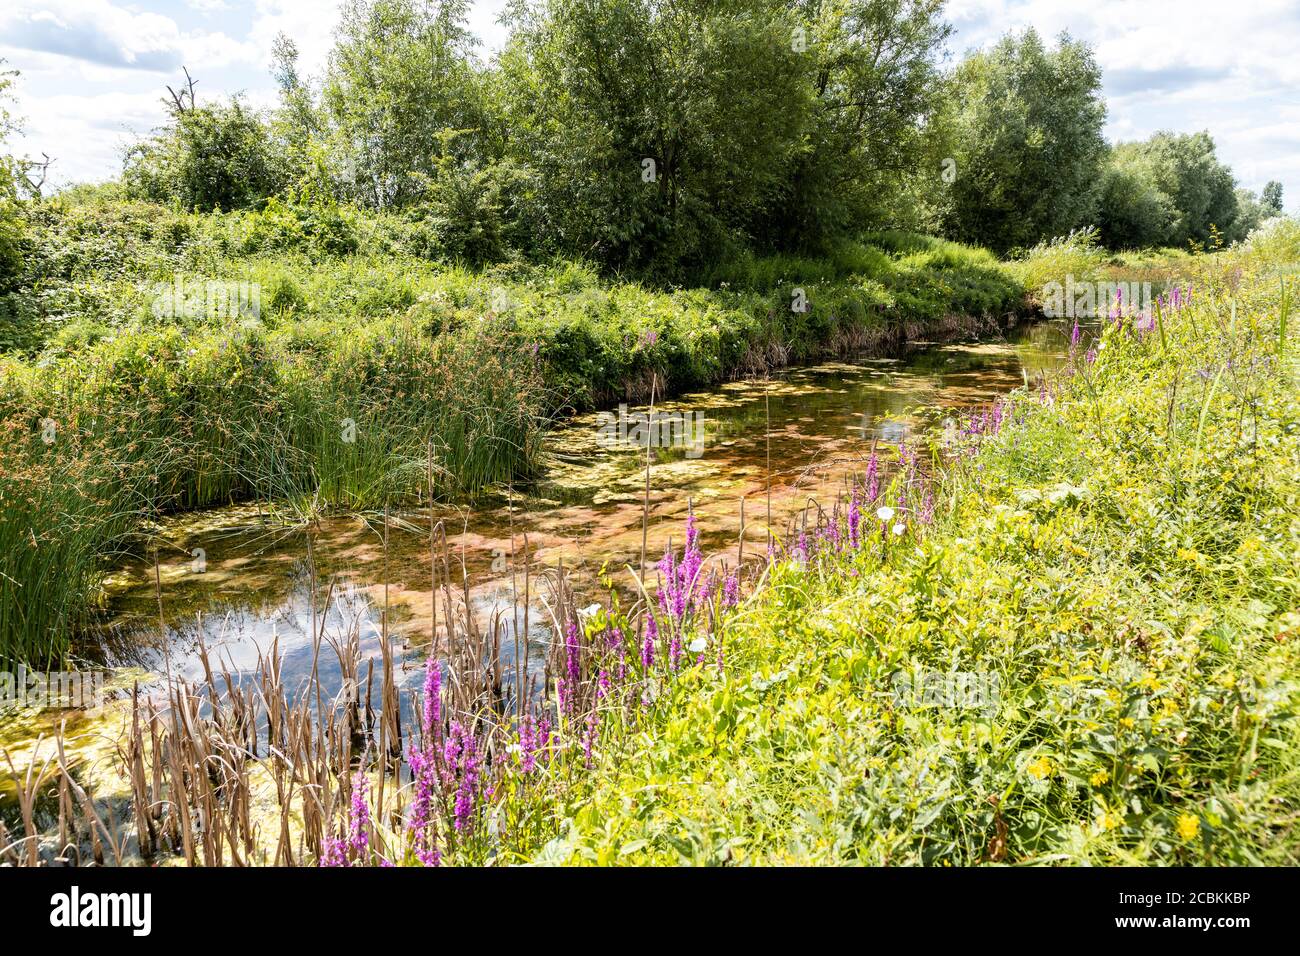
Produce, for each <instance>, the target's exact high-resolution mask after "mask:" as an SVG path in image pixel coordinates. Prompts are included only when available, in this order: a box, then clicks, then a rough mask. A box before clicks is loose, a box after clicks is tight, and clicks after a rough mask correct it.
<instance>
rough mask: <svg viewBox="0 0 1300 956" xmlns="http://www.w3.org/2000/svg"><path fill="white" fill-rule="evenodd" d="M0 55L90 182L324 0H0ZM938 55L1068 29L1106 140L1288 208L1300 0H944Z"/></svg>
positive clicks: (317, 10)
mask: <svg viewBox="0 0 1300 956" xmlns="http://www.w3.org/2000/svg"><path fill="white" fill-rule="evenodd" d="M2 3H3V6H0V59H3V60H5V61H6V63H5V68H7V69H17V70H18V71H19V73H20V76H19V77H18V79H17V81H16V96H17V102H16V104H15V108H14V109H13V112H16V113H17V114H18V115H19V116H20V117H21V118H22V119H23V121H24V130H23V132H22V134H21V135H20V136H18V137H17V138H16V143H15V144H14V145H13V146H11V148H12V149H13V150H14V151H15V152H17V153H19V154H26V155H30V156H34V157H39V156H40V155H41V154H42V153H46V154H48V155H50V156H51V157H53V158H54V163H53V164H52V165H51V168H50V182H51V183H52V184H55V185H64V184H67V183H70V182H79V181H92V180H103V179H106V178H109V177H111V176H113V175H115V174H116V173H117V172H119V171H120V169H121V152H122V149H123V148H124V147H125V146H126V145H128V144H129V143H131V142H132V141H133V140H134V139H135V138H136V137H137V136H138V135H141V134H145V133H148V132H149V131H150V130H152V129H154V128H156V127H157V126H159V125H160V124H161V123H162V121H163V118H164V110H163V97H165V96H166V86H167V85H168V84H170V85H172V86H173V87H175V86H176V85H177V84H178V83H179V82H181V81H182V80H183V73H182V69H181V68H182V66H184V67H188V68H189V71H190V73H191V75H193V76H194V77H195V78H196V79H197V85H196V91H197V94H198V98H199V100H200V102H201V101H203V100H204V99H207V98H223V97H226V96H228V95H230V94H234V93H240V94H242V95H243V96H244V97H245V99H246V100H247V101H248V102H249V103H251V104H252V105H254V106H258V107H262V106H270V105H271V104H272V103H274V102H275V85H274V82H273V81H272V79H271V76H270V72H269V65H270V62H271V45H272V43H273V42H274V40H275V37H276V35H277V34H278V33H280V32H281V31H283V32H284V33H286V34H288V35H289V36H290V37H292V38H293V39H294V41H295V42H296V43H297V45H298V48H299V51H300V63H299V65H300V70H301V71H302V72H304V73H306V74H309V75H318V74H319V73H320V71H321V70H322V69H323V67H324V65H325V61H326V57H327V56H328V53H329V48H330V45H331V42H332V34H333V29H334V25H335V23H336V21H337V8H336V6H335V3H334V0H170V2H164V0H138V2H127V0H2ZM505 5H506V0H473V2H472V3H471V13H470V28H471V30H472V31H473V32H474V33H475V34H476V35H477V36H478V37H479V38H480V39H481V41H482V45H481V47H480V54H481V55H482V56H483V57H484V58H485V59H486V58H488V57H490V56H492V54H493V52H494V51H495V50H497V49H499V48H500V47H501V45H502V44H503V43H504V41H505V37H506V31H505V28H504V27H503V26H502V25H501V24H500V23H499V22H498V18H499V17H500V15H501V12H502V10H503V9H504V7H505ZM946 18H947V19H948V21H949V22H950V23H952V25H953V27H954V35H953V38H952V41H951V43H950V51H949V55H950V56H951V57H952V58H953V59H954V60H955V59H957V58H959V57H960V56H961V55H962V54H963V53H964V52H966V51H968V50H973V49H979V48H983V47H987V46H989V45H991V44H992V43H994V42H996V40H997V39H998V38H999V37H1000V36H1002V35H1003V34H1005V33H1006V32H1008V31H1010V30H1015V31H1019V30H1022V29H1024V28H1025V27H1028V26H1033V27H1034V28H1035V29H1037V30H1038V31H1039V33H1040V34H1042V35H1044V37H1055V36H1056V35H1058V34H1059V33H1060V32H1061V31H1063V30H1068V31H1069V32H1070V34H1071V35H1072V36H1073V37H1074V38H1076V39H1081V40H1085V41H1087V42H1088V43H1089V44H1091V45H1092V47H1093V49H1094V51H1095V53H1096V56H1097V61H1098V63H1099V64H1100V66H1101V67H1102V71H1103V74H1102V75H1103V79H1104V95H1105V98H1106V102H1107V108H1108V120H1107V125H1106V136H1107V138H1108V139H1110V140H1111V141H1113V142H1114V141H1120V140H1128V139H1144V138H1146V136H1148V135H1150V134H1151V133H1152V132H1154V131H1156V130H1158V129H1167V130H1173V131H1175V132H1196V131H1198V130H1202V129H1208V130H1209V131H1210V133H1211V134H1212V135H1213V137H1214V139H1215V142H1216V144H1217V145H1218V152H1219V157H1220V159H1221V160H1223V161H1224V162H1226V163H1228V164H1229V165H1230V166H1231V167H1232V168H1233V171H1234V173H1235V174H1236V176H1237V179H1238V180H1239V181H1240V182H1241V184H1242V185H1244V186H1246V187H1247V188H1249V189H1253V190H1255V191H1256V192H1258V191H1259V190H1260V188H1261V187H1262V186H1263V185H1264V183H1265V182H1267V181H1268V180H1270V179H1277V180H1280V181H1281V182H1282V184H1283V194H1284V198H1285V204H1286V207H1287V209H1288V211H1291V212H1296V211H1300V56H1298V55H1297V53H1296V51H1297V49H1300V2H1297V0H1232V2H1225V0H1089V2H1088V3H1086V4H1085V3H1080V2H1079V0H950V2H949V3H948V6H947V8H946Z"/></svg>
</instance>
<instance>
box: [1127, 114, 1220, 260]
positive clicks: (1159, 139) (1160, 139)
mask: <svg viewBox="0 0 1300 956" xmlns="http://www.w3.org/2000/svg"><path fill="white" fill-rule="evenodd" d="M1135 148H1136V150H1137V151H1138V152H1139V153H1140V155H1141V157H1142V162H1144V163H1145V164H1146V165H1147V166H1148V168H1149V169H1150V170H1151V172H1152V175H1153V176H1154V178H1155V182H1156V185H1157V186H1158V187H1159V188H1160V190H1161V191H1162V192H1163V193H1165V195H1167V196H1168V197H1169V198H1170V201H1171V202H1172V204H1173V207H1174V218H1173V223H1172V225H1171V228H1170V232H1169V236H1168V239H1167V241H1168V242H1169V243H1171V244H1173V245H1179V246H1182V245H1187V244H1188V243H1190V242H1196V243H1204V242H1207V241H1208V240H1209V239H1210V227H1211V226H1215V227H1216V228H1218V229H1219V230H1220V231H1221V232H1223V233H1225V234H1228V235H1231V232H1232V230H1233V224H1234V221H1235V219H1236V218H1237V196H1236V182H1235V181H1234V179H1233V176H1232V171H1231V170H1230V169H1228V167H1227V166H1225V165H1223V164H1222V163H1220V162H1219V160H1218V158H1217V157H1216V156H1215V152H1214V140H1213V139H1212V138H1211V136H1210V134H1209V133H1208V132H1204V131H1202V132H1199V133H1191V134H1177V133H1170V132H1163V131H1162V132H1158V133H1156V134H1155V135H1153V136H1152V137H1151V138H1150V139H1148V140H1146V141H1145V142H1144V143H1141V144H1138V145H1137V146H1136V147H1135Z"/></svg>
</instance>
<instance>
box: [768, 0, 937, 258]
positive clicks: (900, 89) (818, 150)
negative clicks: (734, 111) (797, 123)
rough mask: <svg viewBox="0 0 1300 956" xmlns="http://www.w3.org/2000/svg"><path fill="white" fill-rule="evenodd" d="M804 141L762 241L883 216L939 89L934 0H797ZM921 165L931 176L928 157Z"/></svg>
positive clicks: (913, 163)
mask: <svg viewBox="0 0 1300 956" xmlns="http://www.w3.org/2000/svg"><path fill="white" fill-rule="evenodd" d="M795 6H796V11H797V13H798V15H799V18H800V23H801V26H802V29H804V32H805V40H806V51H805V53H804V56H803V57H802V58H801V60H802V62H803V64H804V70H805V73H804V82H805V83H806V84H808V86H809V92H810V94H811V95H810V97H809V100H808V101H809V103H810V104H811V116H810V117H809V119H808V121H807V122H806V124H805V125H806V129H807V130H808V133H807V136H808V142H809V146H808V148H806V149H804V150H802V151H800V152H799V153H798V154H797V156H796V159H795V162H794V165H793V168H792V170H791V176H790V183H789V186H788V188H787V189H786V190H785V198H784V201H783V202H782V203H781V204H780V205H779V206H776V207H774V208H773V210H772V212H773V219H772V221H770V222H769V223H768V227H767V229H766V236H764V237H763V238H767V239H768V240H769V241H771V242H773V243H775V244H778V245H785V246H816V245H818V244H819V243H820V242H821V241H823V240H825V239H829V238H833V237H835V236H836V235H839V234H842V233H844V232H846V231H850V230H853V229H858V230H860V229H863V228H869V227H871V226H873V225H883V224H885V223H886V222H887V221H888V220H890V219H891V218H892V217H893V216H894V215H895V210H894V209H893V208H891V207H892V206H893V204H894V203H893V200H894V199H895V198H896V197H898V196H899V194H900V192H901V190H902V189H903V183H904V181H905V180H906V179H907V178H908V177H909V176H911V175H912V174H914V173H915V172H917V171H918V170H920V169H921V168H922V166H923V165H926V164H925V163H924V160H923V157H924V156H925V154H926V145H927V132H928V130H927V126H926V122H925V121H926V119H927V117H928V116H929V115H930V114H932V113H933V112H934V111H935V109H936V107H937V103H936V100H937V97H938V93H939V90H940V80H941V76H940V72H939V66H938V51H939V50H940V49H941V47H942V44H943V43H944V41H945V40H946V39H947V38H948V36H949V35H950V34H951V32H952V28H951V27H950V26H949V25H948V24H947V23H944V22H943V21H942V20H941V19H940V13H941V11H942V7H943V3H942V0H803V2H801V3H797V4H796V5H795ZM927 171H928V173H929V174H930V175H931V176H933V177H934V178H935V179H937V178H938V176H939V169H938V165H937V163H935V164H934V168H933V169H928V170H927Z"/></svg>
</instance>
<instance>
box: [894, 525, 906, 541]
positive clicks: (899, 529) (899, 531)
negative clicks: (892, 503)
mask: <svg viewBox="0 0 1300 956" xmlns="http://www.w3.org/2000/svg"><path fill="white" fill-rule="evenodd" d="M906 530H907V525H905V524H903V523H902V522H901V521H900V522H899V523H898V524H896V525H894V534H895V535H898V536H900V537H901V536H902V534H903V532H904V531H906Z"/></svg>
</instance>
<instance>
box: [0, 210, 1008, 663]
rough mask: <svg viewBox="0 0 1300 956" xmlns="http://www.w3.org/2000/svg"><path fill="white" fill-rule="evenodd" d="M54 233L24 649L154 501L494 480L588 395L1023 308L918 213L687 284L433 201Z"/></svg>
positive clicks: (7, 476) (25, 325) (355, 493)
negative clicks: (479, 257)
mask: <svg viewBox="0 0 1300 956" xmlns="http://www.w3.org/2000/svg"><path fill="white" fill-rule="evenodd" d="M30 231H31V233H32V236H33V238H32V240H31V242H32V254H31V255H30V256H29V269H28V274H27V275H26V277H25V278H24V284H23V286H22V288H21V290H20V291H19V292H16V293H13V294H10V295H8V296H5V297H2V298H0V345H3V346H4V347H6V348H7V352H6V353H5V354H3V355H0V428H3V430H4V433H5V438H6V440H5V443H4V448H3V451H2V452H0V455H3V460H2V461H0V474H2V475H3V486H0V555H3V559H2V560H3V564H0V635H3V637H0V657H4V658H6V659H17V660H27V661H29V662H33V663H44V662H52V661H55V660H58V659H59V658H60V656H61V655H62V653H63V652H64V650H65V649H66V647H67V641H68V637H69V635H70V633H71V632H72V631H73V630H74V629H75V627H76V625H77V622H78V621H79V619H80V615H81V614H83V613H84V611H85V609H86V608H87V606H88V605H89V604H90V602H91V601H92V600H93V597H94V595H95V592H96V587H97V582H98V580H99V577H100V575H101V574H102V572H103V570H104V568H105V567H106V563H107V562H108V561H109V560H110V559H111V555H112V552H113V550H114V548H116V547H118V546H119V545H120V544H121V543H122V542H123V540H124V538H125V536H126V535H128V534H129V533H130V532H131V531H132V529H134V528H136V527H138V525H139V522H140V521H141V519H144V518H147V517H150V516H153V515H157V514H159V513H163V512H167V511H173V510H178V509H190V508H201V507H205V506H211V505H218V504H223V503H227V502H230V501H235V500H248V499H259V500H264V501H267V502H269V503H271V504H272V505H273V506H275V507H280V508H284V509H285V510H287V511H288V512H289V513H291V514H292V515H295V516H297V517H308V516H311V515H314V514H317V513H319V512H320V511H321V510H322V509H326V508H331V507H334V508H353V509H358V508H369V507H382V506H385V505H389V504H399V503H407V502H411V501H414V500H418V499H419V498H420V497H422V496H424V495H427V494H430V493H432V494H434V495H436V496H439V497H466V496H472V495H474V494H476V493H478V492H479V491H481V490H482V489H484V488H485V487H487V486H489V485H491V484H494V483H500V482H505V481H507V480H527V479H528V478H529V477H530V476H531V475H532V474H534V473H535V472H536V470H537V469H538V468H539V467H540V457H541V436H542V434H543V432H544V429H545V427H546V424H547V422H548V421H549V420H550V419H551V417H552V416H553V415H555V414H557V413H560V412H562V411H563V410H564V409H567V408H582V407H590V406H592V405H595V404H598V403H609V402H614V401H617V400H622V399H632V400H635V399H638V398H641V399H644V398H645V397H646V396H648V394H649V392H650V389H651V385H652V383H656V388H657V392H658V394H659V395H661V396H662V395H664V394H665V393H671V392H674V391H678V390H681V389H685V388H689V387H694V386H699V385H705V384H709V383H713V382H718V381H721V380H724V379H727V378H729V377H734V376H737V375H744V374H752V373H757V372H762V371H764V370H767V369H769V368H772V367H776V366H781V365H785V364H789V363H795V362H802V361H808V360H811V359H813V358H816V357H818V356H822V355H826V354H846V353H849V352H852V351H856V350H861V349H869V348H878V349H884V348H892V347H895V346H896V345H897V344H898V343H900V342H901V341H902V340H904V339H905V338H906V337H908V336H909V335H911V336H915V335H919V334H930V333H933V332H936V331H942V330H944V329H945V328H947V329H949V330H952V331H958V330H961V331H975V330H978V329H981V328H990V327H996V325H997V324H998V323H999V322H1001V321H1002V320H1003V318H1004V317H1005V316H1007V315H1008V314H1011V313H1014V312H1017V311H1018V310H1021V309H1023V308H1024V307H1025V294H1024V287H1023V285H1022V283H1021V282H1020V280H1019V279H1018V278H1017V277H1016V275H1015V274H1014V273H1013V272H1012V271H1011V270H1009V269H1008V268H1007V267H1006V266H1004V265H1003V264H1001V263H999V262H998V261H997V260H996V259H995V258H994V257H993V256H991V255H990V254H989V253H987V252H984V251H982V250H977V249H971V248H967V247H963V246H958V245H955V244H952V243H947V242H943V241H940V240H934V239H927V238H924V237H917V236H908V235H902V234H888V235H879V236H873V237H869V239H868V240H867V241H864V242H862V243H852V244H845V245H842V246H840V247H838V248H837V249H836V250H835V251H834V252H832V253H829V254H827V255H826V256H824V257H822V258H818V259H806V258H797V257H783V256H777V257H769V258H765V259H744V260H739V261H734V262H730V263H726V264H723V265H719V266H718V268H717V274H716V275H715V276H713V277H712V279H711V282H710V284H709V285H706V286H702V287H700V288H694V289H662V288H650V287H647V286H644V285H642V284H640V283H637V282H631V281H619V280H617V279H607V278H602V277H600V276H598V275H597V274H596V273H595V272H594V271H593V270H592V269H591V268H589V267H587V266H585V265H582V264H578V263H556V264H552V265H536V264H526V263H512V264H506V265H502V266H498V267H495V268H493V269H490V270H488V271H478V272H476V271H472V270H468V269H464V268H459V267H455V266H447V265H443V264H439V263H435V262H432V261H430V260H428V259H426V258H424V257H423V256H422V255H421V251H422V245H421V236H420V233H419V230H418V228H417V227H415V226H412V225H410V224H407V223H403V222H401V221H398V220H392V219H386V218H383V217H362V216H361V215H360V214H358V213H356V212H355V211H349V210H347V209H342V208H339V207H333V206H329V207H316V206H289V205H284V204H281V203H274V202H273V203H271V204H270V205H269V206H268V207H267V208H266V209H265V210H263V211H261V212H240V213H230V214H225V215H222V214H212V215H197V214H190V213H182V212H178V211H175V210H172V209H169V208H166V207H161V206H154V205H149V204H141V203H120V202H102V201H88V202H76V201H72V200H66V201H64V200H56V201H52V202H48V203H44V204H38V205H35V206H33V209H32V214H31V230H30ZM797 303H799V304H802V303H806V307H805V308H801V309H795V308H794V307H793V306H795V305H796V304H797Z"/></svg>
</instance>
